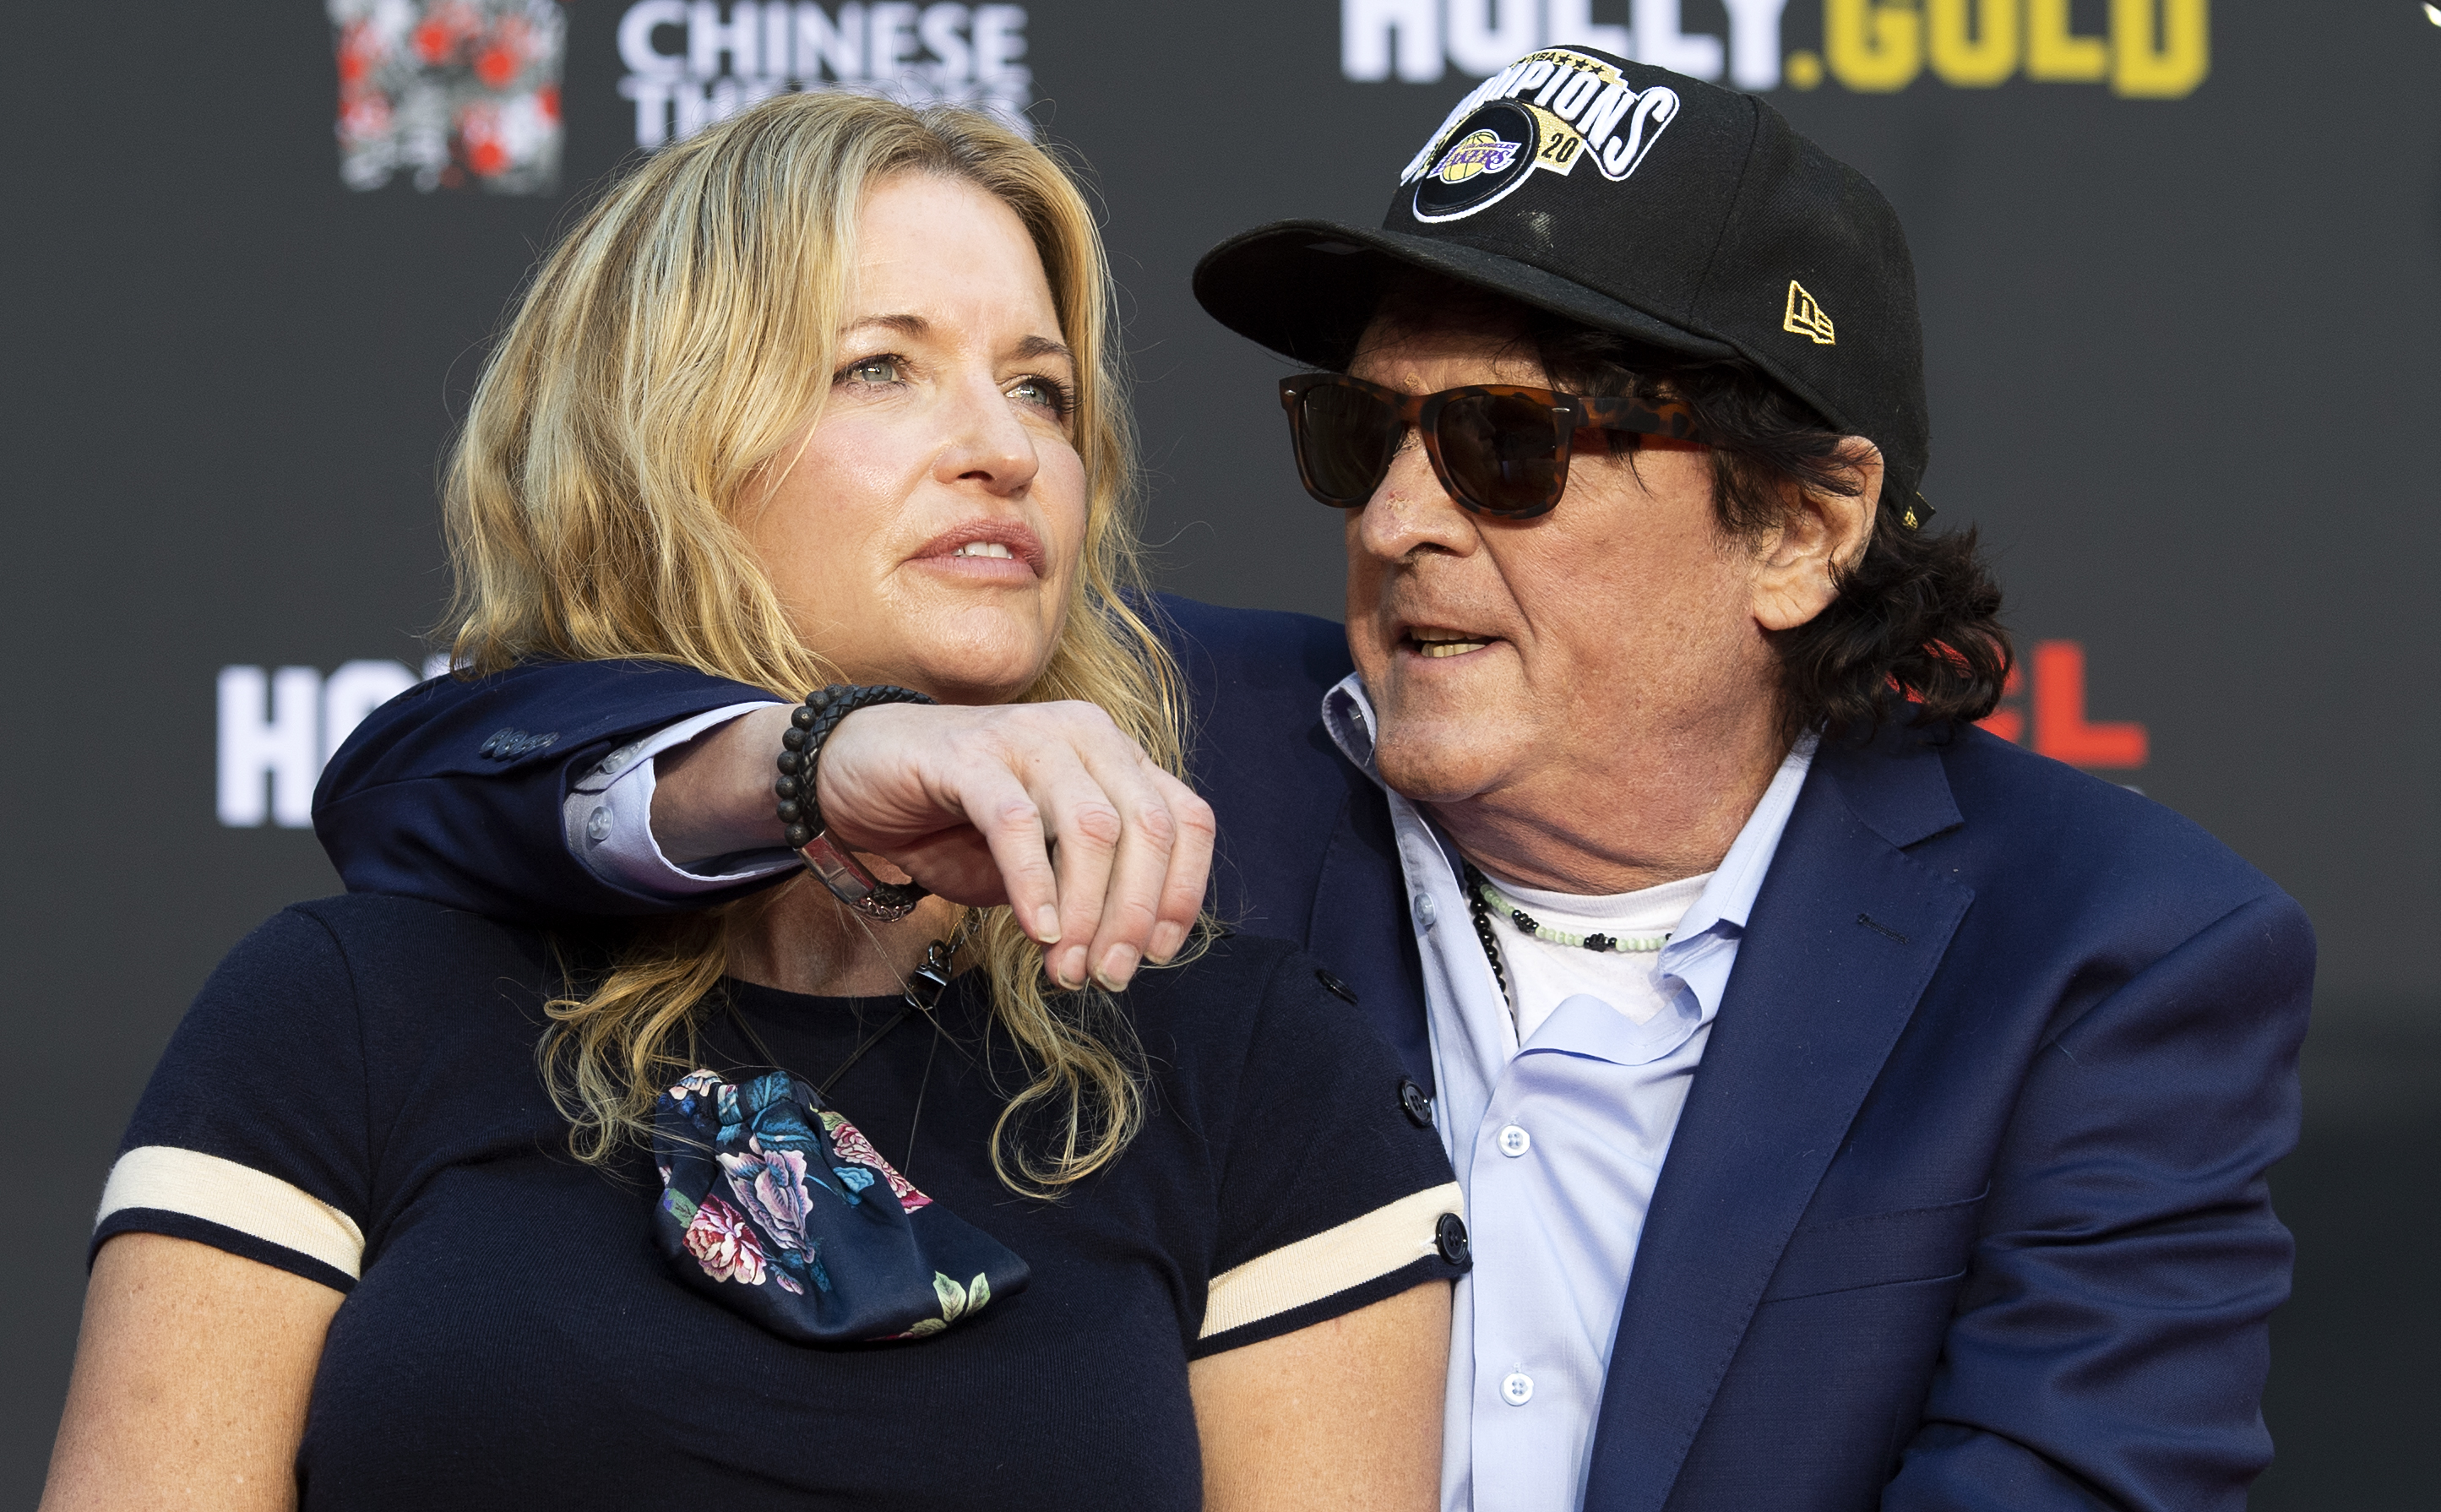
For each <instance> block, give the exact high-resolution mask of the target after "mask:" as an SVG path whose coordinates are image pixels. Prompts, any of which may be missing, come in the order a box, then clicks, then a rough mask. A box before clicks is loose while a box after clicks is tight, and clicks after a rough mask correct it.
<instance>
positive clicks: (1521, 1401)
mask: <svg viewBox="0 0 2441 1512" xmlns="http://www.w3.org/2000/svg"><path fill="white" fill-rule="evenodd" d="M1500 1399H1501V1400H1502V1401H1504V1402H1507V1403H1508V1404H1509V1405H1510V1406H1511V1407H1523V1406H1525V1405H1526V1404H1527V1403H1528V1402H1530V1401H1532V1400H1533V1399H1534V1377H1531V1376H1528V1375H1527V1374H1526V1373H1525V1372H1524V1371H1522V1370H1512V1371H1510V1373H1509V1376H1508V1378H1507V1379H1505V1380H1503V1381H1502V1382H1501V1383H1500Z"/></svg>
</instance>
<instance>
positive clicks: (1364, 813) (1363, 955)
mask: <svg viewBox="0 0 2441 1512" xmlns="http://www.w3.org/2000/svg"><path fill="white" fill-rule="evenodd" d="M1333 754H1334V755H1335V754H1336V752H1334V753H1333ZM1341 765H1343V766H1347V763H1346V762H1345V760H1343V761H1342V762H1341ZM1347 773H1348V775H1349V776H1350V777H1352V778H1353V779H1354V781H1353V782H1351V783H1349V784H1348V792H1347V807H1345V808H1344V809H1342V810H1341V811H1340V816H1339V822H1338V824H1337V825H1336V826H1335V827H1334V828H1333V830H1332V832H1331V837H1330V844H1329V846H1328V847H1327V848H1326V849H1325V850H1324V852H1323V857H1322V868H1321V873H1320V875H1319V877H1318V878H1317V880H1316V883H1315V887H1314V901H1313V917H1312V920H1311V923H1310V924H1309V925H1308V927H1307V930H1306V941H1307V946H1306V947H1307V948H1308V949H1309V950H1311V952H1312V953H1313V954H1314V956H1315V957H1316V958H1317V959H1319V960H1320V961H1321V962H1322V963H1323V964H1324V965H1325V966H1326V967H1328V968H1329V970H1331V971H1333V972H1335V973H1336V974H1338V975H1339V976H1340V977H1341V978H1343V979H1345V980H1346V981H1347V985H1348V987H1349V988H1350V989H1351V990H1352V991H1353V992H1354V993H1355V994H1356V1000H1357V1006H1358V1008H1359V1009H1360V1010H1361V1011H1362V1012H1363V1013H1364V1015H1365V1017H1366V1018H1367V1019H1368V1020H1370V1021H1371V1023H1372V1025H1373V1027H1374V1029H1375V1030H1377V1031H1378V1032H1379V1033H1380V1034H1381V1035H1382V1037H1383V1039H1385V1040H1387V1041H1389V1043H1390V1048H1391V1049H1393V1050H1395V1051H1397V1052H1398V1053H1399V1060H1400V1063H1401V1065H1402V1066H1404V1067H1405V1068H1406V1071H1407V1074H1408V1075H1409V1076H1410V1077H1412V1078H1414V1080H1415V1082H1416V1084H1417V1085H1418V1086H1419V1087H1421V1088H1422V1089H1424V1094H1425V1095H1426V1096H1428V1097H1429V1096H1432V1095H1435V1093H1436V1090H1437V1089H1436V1088H1435V1086H1434V1078H1433V1042H1432V1031H1431V1028H1430V1026H1429V1024H1428V1022H1427V1020H1426V1018H1425V1015H1424V967H1423V962H1422V960H1421V959H1420V958H1419V956H1418V955H1417V953H1416V933H1415V930H1414V929H1413V928H1412V927H1410V926H1409V925H1408V923H1407V887H1406V881H1405V873H1403V872H1401V870H1400V867H1399V840H1398V834H1397V832H1396V830H1394V829H1393V828H1392V825H1391V822H1390V805H1389V804H1388V802H1386V801H1384V800H1383V797H1382V792H1381V789H1379V788H1377V787H1375V786H1374V785H1373V783H1372V780H1371V779H1370V778H1367V777H1365V776H1364V775H1363V774H1362V773H1360V772H1357V771H1356V769H1355V768H1354V767H1352V766H1347Z"/></svg>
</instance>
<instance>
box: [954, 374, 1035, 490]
mask: <svg viewBox="0 0 2441 1512" xmlns="http://www.w3.org/2000/svg"><path fill="white" fill-rule="evenodd" d="M950 409H951V414H952V416H953V418H952V420H951V423H950V425H951V429H950V434H949V444H948V445H947V446H946V447H944V448H943V450H942V452H941V457H940V461H939V463H938V465H937V468H936V471H937V473H938V475H939V477H940V478H941V480H942V481H943V482H954V481H957V480H960V479H967V478H971V479H973V480H975V481H977V482H980V483H982V484H983V485H984V486H985V487H986V488H988V489H989V490H991V492H993V493H994V494H999V495H1009V494H1016V493H1019V492H1021V491H1022V490H1023V489H1024V488H1025V486H1026V485H1027V484H1029V483H1031V482H1033V481H1034V475H1035V474H1036V473H1037V472H1039V471H1040V469H1041V465H1042V463H1041V459H1040V457H1038V456H1037V455H1036V453H1035V449H1034V437H1033V435H1032V434H1031V433H1030V432H1028V431H1027V429H1026V428H1025V424H1024V423H1023V422H1022V421H1021V420H1020V419H1019V418H1018V415H1017V410H1016V407H1015V405H1013V404H1012V403H1011V401H1010V400H1009V397H1008V395H1006V394H1004V393H1003V392H1002V391H1001V389H1000V386H999V385H998V384H996V383H993V382H990V381H989V380H987V379H979V380H977V381H976V382H974V383H971V384H967V385H963V386H961V387H959V389H958V390H957V393H956V395H955V397H954V398H953V399H952V400H951V401H950Z"/></svg>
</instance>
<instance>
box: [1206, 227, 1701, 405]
mask: <svg viewBox="0 0 2441 1512" xmlns="http://www.w3.org/2000/svg"><path fill="white" fill-rule="evenodd" d="M1401 268H1421V269H1423V270H1425V271H1427V272H1431V273H1437V274H1439V275H1440V276H1442V277H1443V278H1447V279H1456V281H1457V282H1460V283H1464V284H1470V285H1472V286H1474V287H1475V288H1478V289H1485V290H1489V291H1491V292H1492V293H1494V294H1500V295H1505V296H1507V297H1510V298H1511V299H1515V300H1518V301H1519V302H1521V303H1524V304H1528V305H1532V306H1533V307H1535V308H1536V309H1539V310H1547V311H1549V312H1550V313H1552V314H1553V315H1564V316H1565V317H1567V318H1568V319H1571V320H1575V321H1579V322H1581V323H1582V324H1584V325H1588V326H1592V327H1594V328H1595V329H1597V330H1601V331H1610V332H1616V333H1618V334H1620V335H1624V336H1631V337H1634V338H1635V339H1636V340H1638V341H1644V342H1648V343H1650V344H1652V345H1654V346H1655V347H1659V348H1662V349H1663V350H1665V351H1675V352H1683V353H1684V354H1686V355H1688V356H1690V357H1728V356H1734V355H1736V353H1737V349H1736V348H1734V347H1732V346H1730V345H1729V344H1728V343H1727V342H1726V341H1718V340H1715V339H1713V338H1712V337H1709V336H1706V335H1702V334H1699V333H1695V332H1692V331H1688V330H1685V329H1684V328H1682V327H1679V326H1676V325H1673V324H1672V323H1671V322H1670V321H1667V320H1664V319H1662V318H1661V317H1659V316H1658V315H1653V314H1652V313H1650V312H1649V311H1644V310H1639V309H1637V308H1636V306H1634V305H1632V304H1626V303H1622V302H1621V301H1619V300H1618V299H1614V298H1612V297H1609V296H1608V295H1604V294H1597V293H1595V292H1594V291H1593V290H1591V289H1588V288H1586V287H1585V286H1584V285H1582V284H1581V283H1577V282H1574V281H1572V280H1570V279H1564V278H1562V277H1560V276H1559V275H1558V274H1555V273H1546V272H1545V271H1544V270H1543V269H1541V268H1538V267H1535V266H1533V265H1532V264H1530V263H1526V262H1520V261H1517V260H1516V259H1514V258H1508V257H1503V256H1501V255H1500V254H1498V253H1496V252H1484V251H1480V250H1478V249H1476V248H1474V247H1471V246H1467V245H1465V244H1463V243H1456V242H1447V241H1427V240H1425V239H1424V238H1422V237H1419V236H1407V235H1404V234H1402V233H1400V232H1397V231H1383V230H1375V229H1369V228H1365V227H1361V226H1353V225H1339V224H1338V223H1336V222H1332V221H1277V222H1275V223H1273V224H1272V225H1260V226H1257V227H1256V228H1255V229H1253V230H1251V231H1246V232H1242V233H1240V234H1239V235H1237V236H1233V237H1231V238H1230V239H1229V240H1227V241H1226V242H1223V243H1221V244H1220V245H1219V246H1216V247H1214V248H1213V249H1212V250H1211V251H1209V252H1207V253H1205V254H1204V255H1203V261H1201V262H1198V263H1197V264H1196V265H1195V297H1196V300H1197V302H1199V303H1201V304H1202V306H1203V308H1204V310H1205V312H1206V313H1208V314H1209V315H1211V316H1212V318H1213V319H1215V320H1218V321H1220V322H1221V324H1222V325H1224V326H1227V327H1228V328H1229V329H1230V330H1232V331H1235V332H1237V333H1239V335H1241V336H1245V337H1247V338H1249V339H1250V340H1253V341H1257V342H1260V343H1261V344H1262V345H1264V346H1266V347H1269V348H1270V349H1271V350H1273V351H1276V352H1280V353H1282V354H1283V355H1285V356H1289V357H1293V358H1294V359H1296V360H1297V361H1298V362H1301V363H1305V364H1308V365H1309V366H1311V367H1315V368H1324V369H1333V370H1343V369H1346V368H1347V363H1348V359H1349V358H1350V357H1351V356H1353V355H1354V353H1355V351H1356V343H1357V339H1358V338H1359V337H1361V336H1362V335H1363V334H1364V333H1365V324H1366V323H1367V322H1368V321H1370V320H1371V318H1372V315H1373V310H1374V307H1375V306H1376V305H1377V304H1379V303H1380V302H1381V297H1382V290H1383V286H1384V285H1385V284H1386V283H1387V282H1388V280H1389V279H1390V278H1391V277H1392V276H1393V275H1394V274H1396V273H1397V272H1398V270H1399V269H1401Z"/></svg>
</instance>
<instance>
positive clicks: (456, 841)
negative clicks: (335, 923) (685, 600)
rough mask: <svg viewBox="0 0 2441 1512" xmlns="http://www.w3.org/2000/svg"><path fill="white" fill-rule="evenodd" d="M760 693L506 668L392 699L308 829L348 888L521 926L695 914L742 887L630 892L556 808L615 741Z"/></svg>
mask: <svg viewBox="0 0 2441 1512" xmlns="http://www.w3.org/2000/svg"><path fill="white" fill-rule="evenodd" d="M769 697H770V693H768V692H767V691H766V690H764V689H760V688H752V687H749V686H747V685H746V684H743V683H736V682H731V681H729V680H728V679H726V678H722V677H714V676H711V675H707V674H705V673H701V672H697V671H696V670H695V669H693V668H691V667H683V666H678V665H676V664H674V663H668V662H645V661H578V662H550V663H535V664H533V665H530V666H522V667H515V668H511V669H510V670H508V671H506V672H502V673H497V674H494V675H491V676H488V677H483V678H479V679H476V680H474V681H459V680H457V679H454V678H450V677H441V678H436V679H435V680H433V681H431V682H427V683H425V684H424V685H423V686H422V687H419V688H416V689H414V690H413V691H411V692H409V693H406V694H403V695H402V696H400V697H398V698H396V699H393V700H392V701H391V702H389V704H386V705H384V706H383V707H382V708H380V709H379V710H376V711H374V712H373V713H372V714H371V716H370V717H368V718H367V719H366V720H365V722H364V723H363V724H362V725H360V726H358V727H357V729H356V732H355V733H354V735H353V736H352V737H350V739H349V740H348V743H347V744H346V745H345V746H343V747H340V748H339V751H338V752H337V754H336V755H335V756H334V757H332V759H331V764H330V765H329V766H328V767H326V768H324V770H323V772H322V780H321V783H320V785H319V786H318V787H317V788H316V791H315V794H314V831H315V834H316V836H318V837H320V839H321V841H322V847H323V849H324V850H325V851H327V852H328V853H329V854H330V856H331V861H332V864H333V865H335V866H336V867H337V868H338V871H339V875H340V878H341V879H342V880H343V881H345V882H346V883H347V885H348V888H349V890H350V891H357V892H388V893H393V894H397V895H399V896H403V897H413V898H424V899H426V900H429V901H431V902H434V903H440V904H443V905H446V906H448V907H450V908H458V909H469V910H472V911H474V912H478V913H484V914H489V915H492V916H494V917H498V918H508V919H516V920H522V921H529V922H533V923H551V922H556V921H559V920H564V919H576V918H585V917H596V916H601V915H606V914H640V913H657V912H669V911H673V910H676V909H680V908H701V907H704V906H705V905H706V904H708V903H716V902H720V901H723V900H724V899H725V898H727V897H732V896H737V895H740V894H743V893H745V892H748V891H752V890H753V888H754V887H756V886H759V885H761V884H759V883H748V884H745V885H743V886H740V887H737V888H734V889H731V890H729V891H726V892H715V893H696V894H695V895H693V896H684V897H678V896H671V897H659V896H652V895H647V894H643V893H639V892H634V891H627V890H624V889H622V888H619V887H616V886H614V885H613V884H611V883H609V882H607V881H606V880H604V879H603V878H602V877H600V876H598V875H596V874H595V873H593V872H592V871H591V870H590V869H589V868H588V867H587V866H586V865H585V864H584V863H583V862H582V861H580V860H578V859H577V858H576V857H575V856H573V855H570V854H569V850H568V847H567V845H566V843H565V842H564V841H563V839H562V837H561V830H560V809H561V805H562V804H563V802H564V801H566V799H567V797H568V794H569V792H570V789H571V788H572V787H573V786H574V785H575V783H576V782H577V781H578V779H579V778H581V777H582V776H583V775H584V774H585V773H587V772H588V771H590V770H592V769H593V768H594V767H596V766H597V765H600V764H601V762H602V761H603V759H604V758H605V757H606V756H607V755H609V754H610V752H612V751H613V750H615V749H617V748H618V747H621V746H623V745H625V744H627V743H629V742H632V741H635V740H637V739H639V738H640V737H642V736H645V735H649V734H651V733H652V732H653V731H655V730H659V729H664V728H666V727H668V726H670V725H674V724H676V723H678V721H680V720H683V719H687V718H691V717H693V716H694V715H696V714H700V713H705V712H708V711H712V710H715V709H720V708H723V707H726V706H730V705H733V704H737V703H741V702H746V701H750V700H758V699H768V698H769Z"/></svg>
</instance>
